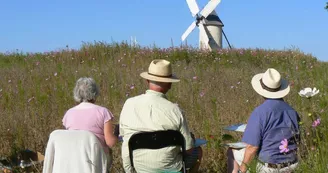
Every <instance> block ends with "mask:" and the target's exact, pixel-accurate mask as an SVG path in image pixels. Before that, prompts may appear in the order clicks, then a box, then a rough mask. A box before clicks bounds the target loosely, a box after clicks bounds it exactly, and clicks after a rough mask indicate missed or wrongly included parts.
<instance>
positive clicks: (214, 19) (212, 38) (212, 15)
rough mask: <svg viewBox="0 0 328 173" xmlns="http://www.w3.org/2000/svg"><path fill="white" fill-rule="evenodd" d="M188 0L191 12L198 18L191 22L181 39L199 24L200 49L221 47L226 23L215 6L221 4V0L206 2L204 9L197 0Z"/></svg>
mask: <svg viewBox="0 0 328 173" xmlns="http://www.w3.org/2000/svg"><path fill="white" fill-rule="evenodd" d="M186 1H187V4H188V7H189V9H190V12H191V14H192V17H196V20H195V21H194V22H193V23H191V25H190V26H189V27H188V29H187V30H186V31H185V32H184V33H183V35H182V36H181V40H182V41H184V40H185V39H186V38H187V37H188V35H189V34H190V33H191V32H192V31H193V30H194V29H195V27H196V26H197V27H198V28H199V48H200V49H207V50H217V49H221V48H222V33H223V34H224V32H223V29H222V27H223V26H224V25H223V23H222V21H221V20H220V18H219V16H218V15H217V13H216V12H215V8H216V7H217V6H218V5H219V3H220V2H221V0H210V1H209V2H208V3H207V4H206V6H205V7H204V8H203V9H202V11H200V10H199V8H198V5H197V3H196V0H186ZM224 36H225V34H224ZM225 38H226V37H225ZM226 40H227V38H226ZM227 42H228V40H227ZM228 44H229V42H228ZM229 46H230V44H229Z"/></svg>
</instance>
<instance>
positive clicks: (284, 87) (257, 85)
mask: <svg viewBox="0 0 328 173" xmlns="http://www.w3.org/2000/svg"><path fill="white" fill-rule="evenodd" d="M263 74H264V73H260V74H257V75H255V76H254V77H253V78H252V82H251V83H252V87H253V89H254V90H255V91H256V92H257V93H258V94H260V95H261V96H263V97H265V98H271V99H279V98H283V97H285V96H286V95H287V94H288V93H289V91H290V87H289V84H288V81H287V80H285V79H281V87H280V90H279V91H276V92H271V91H268V90H265V89H263V88H262V85H261V82H260V80H261V78H262V76H263Z"/></svg>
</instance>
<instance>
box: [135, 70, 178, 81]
mask: <svg viewBox="0 0 328 173" xmlns="http://www.w3.org/2000/svg"><path fill="white" fill-rule="evenodd" d="M140 76H141V77H142V78H144V79H148V80H151V81H156V82H165V83H173V82H180V79H179V78H178V77H176V76H175V75H172V76H171V77H159V76H154V75H151V74H148V72H142V73H141V74H140Z"/></svg>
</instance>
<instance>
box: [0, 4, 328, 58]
mask: <svg viewBox="0 0 328 173" xmlns="http://www.w3.org/2000/svg"><path fill="white" fill-rule="evenodd" d="M207 2H208V1H207V0H197V3H198V5H199V6H200V8H202V7H204V6H205V4H206V3H207ZM325 4H326V0H315V1H305V0H297V1H296V0H275V1H266V0H249V1H245V0H222V1H221V3H220V4H219V5H218V7H217V8H216V11H217V13H218V14H219V16H220V18H221V20H222V21H223V23H224V24H225V27H224V31H225V32H226V34H227V37H228V39H229V41H230V43H231V44H232V45H233V46H234V47H237V48H256V47H257V48H265V49H284V48H292V47H296V48H299V49H301V51H303V52H305V53H311V54H313V55H314V56H316V57H317V58H318V59H320V60H324V61H328V11H326V10H324V6H325ZM193 20H194V19H193V18H192V16H191V13H190V11H189V8H188V6H187V3H186V1H185V0H165V1H164V0H153V1H150V0H128V1H127V0H125V1H124V0H117V1H113V0H106V1H105V0H56V1H45V0H29V1H25V0H24V1H22V0H10V1H9V0H7V1H2V3H1V5H0V21H1V27H0V52H6V51H15V50H16V49H19V50H21V51H24V52H26V51H28V52H36V51H50V50H58V49H61V48H64V47H65V46H66V45H69V47H71V48H79V46H80V45H81V44H82V42H83V41H84V42H93V41H94V40H96V41H106V42H108V43H110V42H112V41H116V42H120V41H123V40H130V36H135V37H136V38H137V41H138V42H139V43H140V44H141V45H143V46H150V45H152V44H156V45H157V46H159V47H169V46H171V40H173V43H174V45H180V44H181V40H180V38H181V35H182V34H183V32H184V31H185V30H186V29H187V27H188V26H189V25H190V24H191V22H193ZM187 41H188V43H189V44H191V45H193V46H197V45H198V29H197V28H196V29H195V30H194V31H193V32H192V33H191V35H189V37H188V38H187ZM224 46H225V47H226V46H227V44H226V42H225V40H224Z"/></svg>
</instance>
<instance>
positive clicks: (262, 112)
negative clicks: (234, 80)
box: [235, 68, 300, 173]
mask: <svg viewBox="0 0 328 173" xmlns="http://www.w3.org/2000/svg"><path fill="white" fill-rule="evenodd" d="M251 83H252V87H253V89H254V90H255V91H256V92H257V93H258V94H259V95H261V96H263V97H264V99H265V101H264V103H262V104H261V105H260V106H258V107H257V108H256V109H255V110H254V111H253V112H252V114H251V116H250V118H249V119H248V122H247V126H246V129H245V132H244V136H243V138H242V141H243V142H244V143H246V144H247V146H246V148H245V150H244V153H243V155H244V157H243V160H242V162H241V165H240V167H239V169H237V170H238V171H237V172H238V173H245V172H247V166H248V164H250V162H251V161H252V159H253V158H254V157H255V156H256V155H258V159H259V163H258V165H257V172H280V173H282V172H290V171H292V170H294V169H295V168H296V167H297V165H298V161H297V147H298V144H299V142H300V134H299V121H300V118H299V115H298V113H297V112H296V111H295V110H294V109H293V108H292V107H291V106H289V105H288V104H287V103H286V102H285V101H284V100H283V97H285V96H286V95H287V94H288V93H289V91H290V87H289V85H288V82H287V81H286V80H284V79H281V75H280V73H279V72H278V71H277V70H275V69H273V68H269V69H268V70H267V71H266V72H265V73H261V74H257V75H255V76H254V77H253V79H252V82H251ZM235 170H236V169H235Z"/></svg>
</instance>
